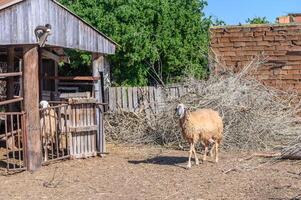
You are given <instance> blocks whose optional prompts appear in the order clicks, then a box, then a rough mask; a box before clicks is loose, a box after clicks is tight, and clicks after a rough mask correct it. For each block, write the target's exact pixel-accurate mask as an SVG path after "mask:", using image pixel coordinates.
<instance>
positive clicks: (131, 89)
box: [127, 87, 134, 112]
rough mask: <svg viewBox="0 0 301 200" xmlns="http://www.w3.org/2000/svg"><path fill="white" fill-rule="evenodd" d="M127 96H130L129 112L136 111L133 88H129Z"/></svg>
mask: <svg viewBox="0 0 301 200" xmlns="http://www.w3.org/2000/svg"><path fill="white" fill-rule="evenodd" d="M127 94H128V95H127V96H128V110H129V111H130V112H133V111H134V106H133V88H132V87H129V88H127Z"/></svg>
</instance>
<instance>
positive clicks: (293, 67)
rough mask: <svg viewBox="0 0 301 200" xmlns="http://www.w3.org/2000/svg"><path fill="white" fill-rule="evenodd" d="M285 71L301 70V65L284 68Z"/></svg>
mask: <svg viewBox="0 0 301 200" xmlns="http://www.w3.org/2000/svg"><path fill="white" fill-rule="evenodd" d="M283 69H287V70H301V65H299V66H285V67H283Z"/></svg>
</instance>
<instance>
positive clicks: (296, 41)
mask: <svg viewBox="0 0 301 200" xmlns="http://www.w3.org/2000/svg"><path fill="white" fill-rule="evenodd" d="M292 44H293V45H300V46H301V41H300V40H292Z"/></svg>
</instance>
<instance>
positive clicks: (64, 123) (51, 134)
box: [40, 99, 104, 163]
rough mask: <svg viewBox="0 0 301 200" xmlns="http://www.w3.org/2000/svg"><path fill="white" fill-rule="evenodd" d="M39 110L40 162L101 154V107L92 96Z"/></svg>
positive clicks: (102, 140) (102, 141)
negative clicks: (41, 158) (41, 160)
mask: <svg viewBox="0 0 301 200" xmlns="http://www.w3.org/2000/svg"><path fill="white" fill-rule="evenodd" d="M40 111H41V141H42V152H43V162H44V163H45V162H46V163H47V162H49V161H53V160H60V159H66V158H87V157H91V156H96V155H97V154H98V153H102V150H103V148H101V147H102V146H103V144H104V136H103V123H102V117H99V116H102V109H101V107H100V105H98V104H97V103H96V100H95V99H70V100H69V102H68V104H62V105H58V106H51V107H49V108H46V109H41V110H40Z"/></svg>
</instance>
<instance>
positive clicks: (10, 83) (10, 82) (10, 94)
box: [6, 47, 16, 112]
mask: <svg viewBox="0 0 301 200" xmlns="http://www.w3.org/2000/svg"><path fill="white" fill-rule="evenodd" d="M14 61H15V49H14V47H9V48H8V62H7V72H14V67H15V62H14ZM13 98H14V77H8V78H7V81H6V99H13ZM14 106H15V104H9V105H8V111H9V112H14V111H16V109H15V107H14Z"/></svg>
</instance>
